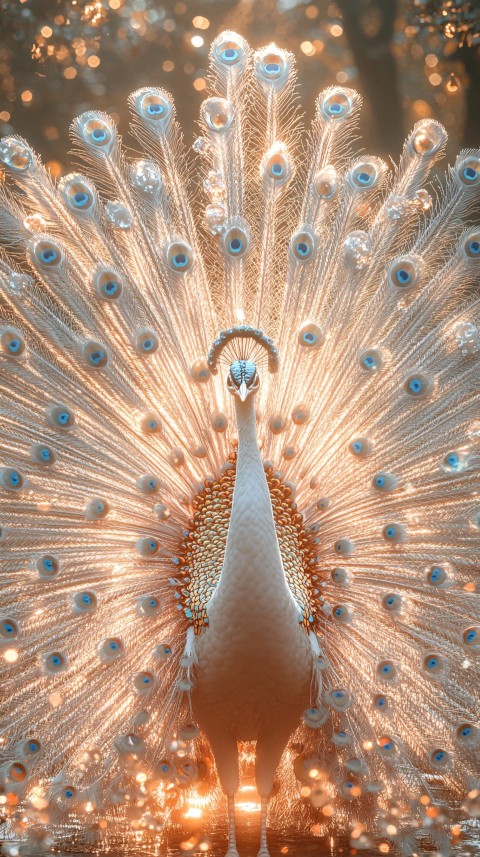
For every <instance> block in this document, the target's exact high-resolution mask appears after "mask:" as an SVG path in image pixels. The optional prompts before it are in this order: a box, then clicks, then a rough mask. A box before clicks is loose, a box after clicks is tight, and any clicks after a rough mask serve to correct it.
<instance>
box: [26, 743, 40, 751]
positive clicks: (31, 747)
mask: <svg viewBox="0 0 480 857" xmlns="http://www.w3.org/2000/svg"><path fill="white" fill-rule="evenodd" d="M28 749H29V750H30V752H31V753H38V751H39V749H40V747H39V744H37V742H36V741H30V744H29V745H28Z"/></svg>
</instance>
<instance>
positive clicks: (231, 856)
mask: <svg viewBox="0 0 480 857" xmlns="http://www.w3.org/2000/svg"><path fill="white" fill-rule="evenodd" d="M225 857H240V854H239V853H238V851H237V849H236V848H235V846H234V845H229V846H228V848H227V853H226V854H225Z"/></svg>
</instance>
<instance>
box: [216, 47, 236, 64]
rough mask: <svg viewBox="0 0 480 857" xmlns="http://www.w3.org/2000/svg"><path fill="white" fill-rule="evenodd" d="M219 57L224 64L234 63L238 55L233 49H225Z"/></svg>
mask: <svg viewBox="0 0 480 857" xmlns="http://www.w3.org/2000/svg"><path fill="white" fill-rule="evenodd" d="M220 56H221V58H222V60H225V62H235V60H237V59H238V57H239V56H240V54H239V52H238V51H237V50H235V48H225V50H224V51H222V52H221V54H220Z"/></svg>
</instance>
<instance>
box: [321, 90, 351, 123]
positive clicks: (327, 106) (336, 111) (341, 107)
mask: <svg viewBox="0 0 480 857" xmlns="http://www.w3.org/2000/svg"><path fill="white" fill-rule="evenodd" d="M327 93H328V94H327V95H326V97H325V98H324V99H323V101H322V102H321V104H320V110H321V112H322V113H323V116H324V117H325V119H345V117H346V116H348V114H349V113H350V111H351V107H352V104H351V101H350V98H349V97H348V94H347V92H346V91H345V90H343V89H334V90H333V91H332V90H327Z"/></svg>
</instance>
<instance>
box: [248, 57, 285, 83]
mask: <svg viewBox="0 0 480 857" xmlns="http://www.w3.org/2000/svg"><path fill="white" fill-rule="evenodd" d="M255 70H256V73H257V75H258V76H259V77H260V78H261V79H262V80H264V81H265V82H267V83H280V82H283V79H285V78H286V76H287V72H288V63H287V58H286V55H284V54H280V53H278V54H276V53H266V52H261V53H260V54H259V55H258V57H257V59H256V62H255Z"/></svg>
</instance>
